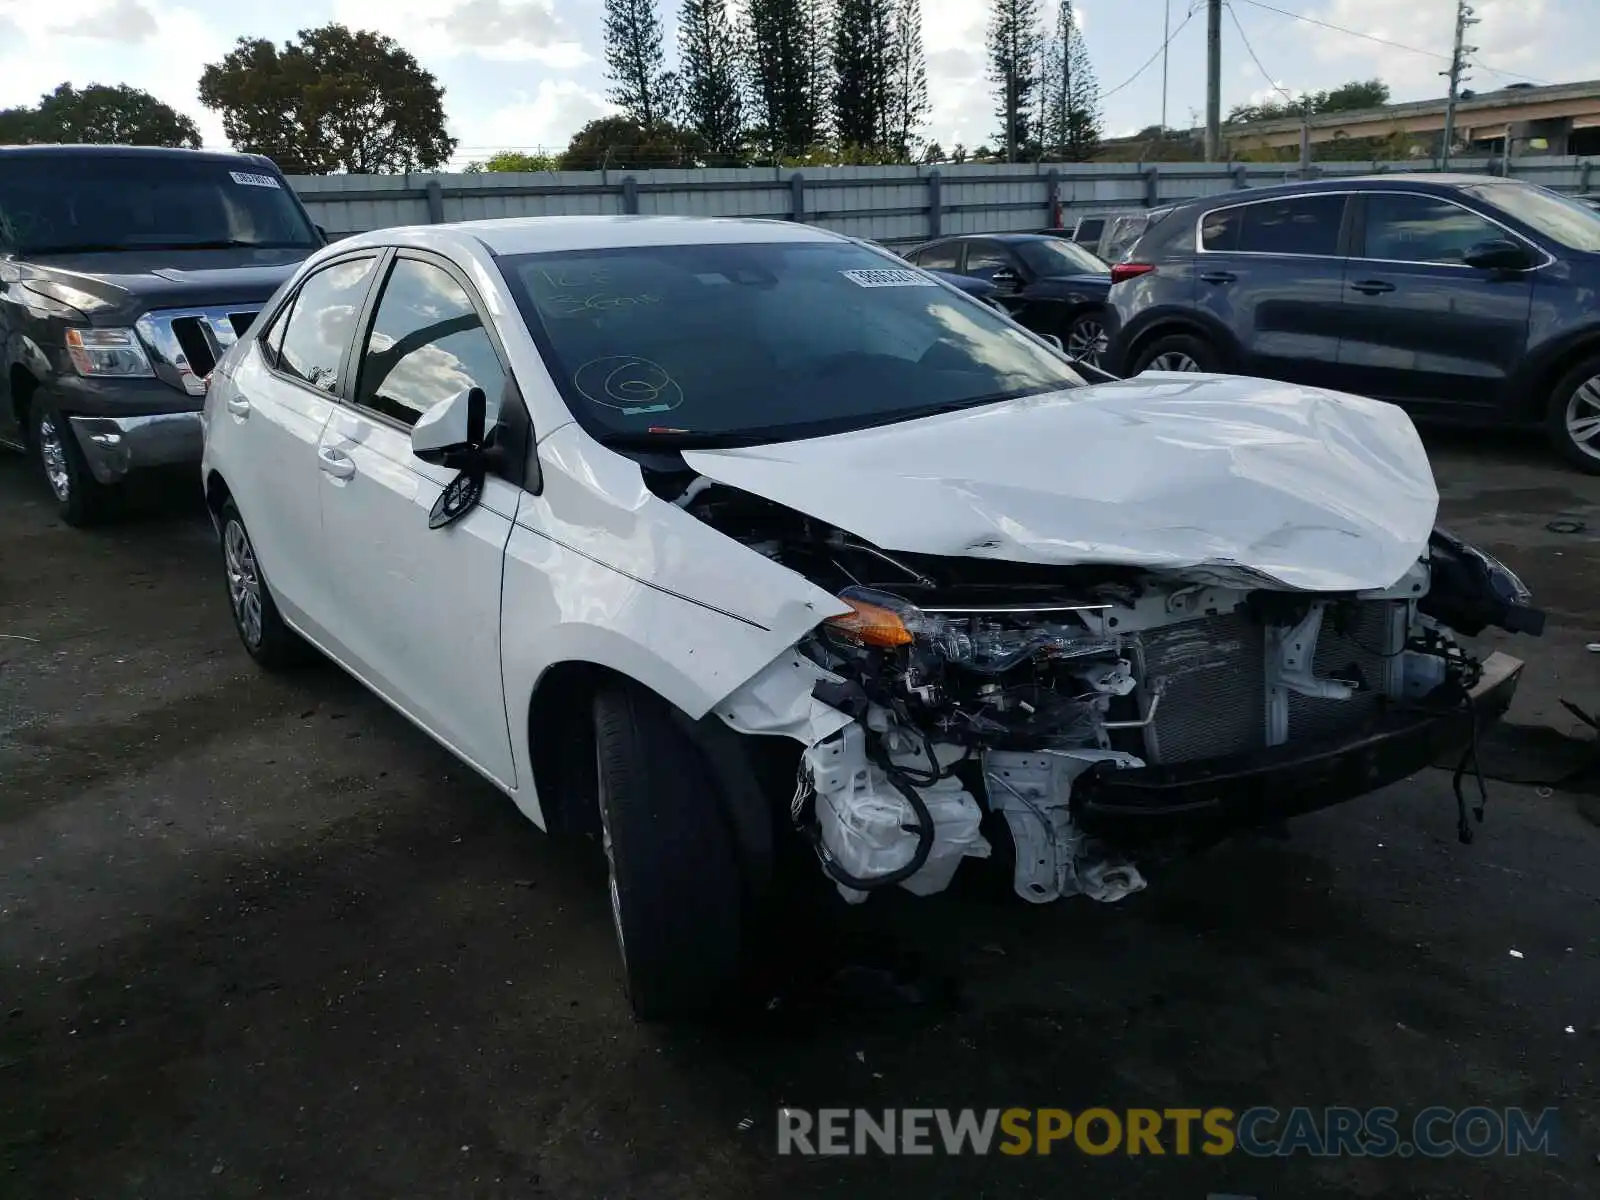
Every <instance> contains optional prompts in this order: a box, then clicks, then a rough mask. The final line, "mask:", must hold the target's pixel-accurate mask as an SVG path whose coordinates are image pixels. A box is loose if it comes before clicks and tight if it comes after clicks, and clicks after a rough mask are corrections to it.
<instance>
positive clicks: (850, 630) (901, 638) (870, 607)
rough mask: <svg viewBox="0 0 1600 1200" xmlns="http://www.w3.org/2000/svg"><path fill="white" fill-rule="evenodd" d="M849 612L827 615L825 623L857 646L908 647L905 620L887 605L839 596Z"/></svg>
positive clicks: (908, 633)
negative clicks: (885, 606) (835, 615)
mask: <svg viewBox="0 0 1600 1200" xmlns="http://www.w3.org/2000/svg"><path fill="white" fill-rule="evenodd" d="M841 599H842V600H844V602H845V603H846V604H848V605H849V606H850V611H849V612H847V613H840V614H839V615H838V616H837V617H829V618H828V621H827V624H828V626H829V628H830V629H831V630H832V631H833V632H834V633H836V634H839V635H841V636H843V637H845V638H847V639H849V640H850V641H852V642H855V643H856V644H857V645H861V646H909V645H910V644H911V631H910V630H909V629H907V628H906V626H905V622H904V621H902V620H901V619H900V618H899V617H898V616H897V615H896V614H894V613H893V612H890V611H889V610H888V609H887V608H884V607H883V606H882V605H878V604H868V603H867V602H866V601H865V600H855V599H852V598H851V597H849V596H843V597H841Z"/></svg>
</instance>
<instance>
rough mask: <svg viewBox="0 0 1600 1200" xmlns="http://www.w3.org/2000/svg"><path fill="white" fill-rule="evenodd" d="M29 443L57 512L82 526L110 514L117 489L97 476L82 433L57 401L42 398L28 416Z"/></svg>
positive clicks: (66, 519)
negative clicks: (80, 437) (85, 454)
mask: <svg viewBox="0 0 1600 1200" xmlns="http://www.w3.org/2000/svg"><path fill="white" fill-rule="evenodd" d="M28 444H29V446H30V447H31V448H32V451H33V459H34V461H35V462H37V463H38V464H39V469H40V471H41V473H42V474H43V475H44V483H45V487H47V488H49V489H50V497H51V499H52V500H54V501H55V505H56V513H57V514H58V515H59V516H60V517H61V519H62V520H63V521H64V522H66V523H67V524H68V525H72V526H74V527H76V528H79V529H82V528H84V527H85V526H89V525H93V524H95V523H96V522H98V521H101V520H104V519H105V518H106V517H107V516H109V515H110V513H111V511H112V509H113V507H114V504H113V500H114V498H115V496H116V489H115V488H111V487H107V486H106V485H105V484H103V483H101V482H100V481H99V480H98V479H96V478H95V477H94V473H93V472H92V471H90V470H89V464H88V462H87V460H85V459H84V457H83V448H82V447H81V446H79V445H78V435H77V434H76V433H74V432H73V431H72V426H71V424H70V423H69V422H68V421H67V419H66V418H65V417H63V416H62V415H61V413H60V411H59V410H58V409H57V408H56V406H55V405H53V404H50V403H49V402H47V401H43V400H41V401H38V402H37V403H35V404H34V406H33V410H32V412H31V413H30V415H29V419H28Z"/></svg>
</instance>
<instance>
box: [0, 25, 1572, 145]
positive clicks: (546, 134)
mask: <svg viewBox="0 0 1600 1200" xmlns="http://www.w3.org/2000/svg"><path fill="white" fill-rule="evenodd" d="M990 2H991V0H922V3H923V10H924V29H925V33H924V36H925V41H926V44H927V51H928V69H929V77H930V85H931V92H932V96H933V104H934V111H933V119H932V121H931V122H930V126H929V129H928V130H927V133H928V135H929V136H931V137H933V138H936V139H937V140H938V141H940V142H941V143H942V144H943V145H944V146H945V147H946V148H947V149H948V148H950V147H951V146H953V145H954V144H956V143H957V142H963V143H965V144H966V145H967V146H968V147H969V148H973V147H976V146H977V145H978V144H980V143H982V142H984V141H986V140H988V139H990V138H991V137H992V134H993V131H994V128H995V126H996V122H995V121H994V119H993V117H992V115H991V113H992V108H993V101H992V99H991V97H990V89H989V85H988V84H987V82H986V81H985V79H984V62H983V52H982V47H983V41H984V27H985V23H986V18H987V13H988V9H989V7H990ZM1055 2H1056V0H1040V7H1041V8H1042V9H1052V10H1053V8H1054V5H1055ZM679 3H680V0H661V10H662V14H663V17H664V18H665V19H666V21H667V26H668V38H669V42H670V41H671V39H672V36H673V31H674V29H675V17H676V10H677V7H678V4H679ZM1192 3H1197V4H1199V11H1197V12H1196V13H1195V14H1194V15H1193V17H1192V18H1191V19H1188V21H1187V24H1184V22H1185V19H1186V18H1187V17H1188V16H1189V14H1188V8H1189V6H1190V4H1192ZM1474 3H1475V7H1476V9H1477V11H1478V15H1479V16H1480V17H1481V19H1482V23H1481V24H1480V25H1478V26H1476V27H1475V28H1474V29H1473V30H1472V31H1471V33H1472V36H1471V38H1470V39H1469V40H1470V42H1471V43H1472V44H1474V45H1477V46H1479V47H1482V49H1481V51H1480V52H1479V54H1478V55H1476V56H1475V57H1476V59H1477V60H1478V63H1479V64H1480V65H1477V66H1475V68H1474V70H1473V78H1472V80H1471V82H1470V83H1469V84H1468V86H1470V87H1474V88H1477V89H1479V90H1488V89H1490V88H1493V87H1497V86H1503V85H1504V84H1506V83H1508V82H1512V81H1514V80H1519V79H1530V80H1533V81H1535V82H1540V83H1549V82H1561V81H1568V80H1578V79H1600V0H1474ZM1169 6H1170V13H1171V17H1170V22H1171V27H1172V28H1173V29H1175V30H1177V32H1176V33H1175V35H1174V36H1173V38H1172V40H1171V42H1170V47H1169V51H1168V58H1169V77H1168V87H1167V114H1168V123H1169V124H1172V125H1184V124H1187V123H1188V122H1189V121H1190V119H1191V117H1194V118H1196V119H1198V116H1199V114H1200V113H1201V111H1202V110H1203V107H1204V103H1205V13H1204V7H1203V0H1082V2H1081V3H1079V4H1077V6H1076V7H1077V8H1078V11H1079V13H1080V15H1081V21H1082V25H1083V28H1084V31H1085V34H1086V37H1087V40H1088V44H1089V50H1090V54H1091V57H1092V58H1093V61H1094V65H1095V69H1096V71H1097V73H1098V75H1099V78H1100V84H1101V88H1102V91H1103V93H1104V94H1105V95H1106V99H1105V117H1106V131H1107V133H1109V134H1122V133H1132V132H1134V131H1135V130H1137V129H1139V128H1141V127H1143V126H1145V125H1149V124H1153V123H1155V122H1156V121H1158V120H1159V119H1160V117H1161V111H1162V86H1161V55H1160V53H1159V48H1160V46H1161V44H1162V41H1163V36H1164V35H1163V21H1164V19H1165V17H1164V13H1165V11H1166V10H1167V9H1168V8H1169ZM247 7H248V6H245V5H240V4H236V3H231V2H230V3H223V2H222V0H74V2H73V3H71V4H62V5H56V4H51V3H44V2H41V0H0V107H6V106H9V105H14V104H26V103H32V102H34V101H36V100H37V99H38V97H39V94H40V93H41V92H44V91H46V90H48V89H50V88H53V87H54V86H55V85H57V84H59V83H61V82H63V81H70V82H72V83H73V84H76V85H79V86H82V85H85V84H90V83H107V84H111V83H127V84H131V85H133V86H134V87H139V88H144V89H146V90H147V91H150V92H153V93H154V94H155V95H157V96H159V97H160V98H161V99H163V100H165V101H166V102H168V103H169V104H172V105H174V106H175V107H177V108H179V109H181V110H183V111H185V112H188V113H190V114H191V115H193V116H194V117H195V119H196V120H197V121H198V122H199V124H200V128H201V130H202V131H203V133H204V135H205V140H206V143H207V144H208V145H213V144H214V145H216V146H219V147H222V146H225V145H226V139H225V138H224V137H223V134H222V125H221V122H220V121H219V120H218V119H217V116H216V114H214V113H210V112H207V111H206V110H205V109H203V108H201V107H200V105H199V103H198V102H197V100H196V98H195V90H196V84H197V81H198V79H199V76H200V71H201V69H202V67H203V66H204V65H205V64H206V63H208V62H214V61H216V60H218V59H220V58H221V57H222V56H223V55H224V54H225V53H226V52H227V51H228V49H229V47H230V46H231V45H232V43H233V41H234V39H235V38H237V37H239V36H241V35H248V36H252V37H268V38H271V39H273V40H274V41H278V42H281V41H283V40H284V39H285V38H288V37H292V36H293V35H294V33H295V31H296V30H298V29H302V28H307V27H311V26H315V25H320V24H323V23H325V22H328V21H334V20H337V21H343V22H344V23H346V24H348V25H350V26H352V27H354V28H364V29H375V30H379V31H381V32H383V33H387V34H389V35H391V36H392V37H394V38H396V39H398V40H399V41H400V42H401V43H402V44H403V45H404V46H406V47H407V48H408V49H409V50H411V52H412V53H413V54H415V55H416V56H417V57H418V58H419V59H420V60H421V61H422V62H423V64H424V65H425V66H427V67H428V69H429V70H431V71H433V72H434V73H435V74H436V75H437V76H438V78H439V80H440V82H441V83H442V84H443V85H444V87H445V107H446V111H447V112H448V113H449V118H450V126H451V132H452V133H453V134H454V135H455V136H456V137H458V138H459V139H460V141H461V146H460V149H459V151H458V161H459V162H464V161H466V160H468V159H471V158H482V157H485V156H487V155H488V154H490V153H493V152H494V151H495V150H498V149H507V148H516V149H533V148H536V147H560V146H563V145H565V143H566V141H567V139H568V137H569V136H570V135H571V134H572V132H573V131H574V130H576V129H577V128H578V127H579V126H580V125H582V124H583V123H584V122H585V121H587V120H589V119H590V118H592V117H595V116H599V115H601V114H603V113H605V112H606V111H608V106H607V103H606V100H605V91H606V83H605V79H604V74H603V72H604V66H603V58H602V47H601V42H600V24H601V13H602V7H603V6H602V0H279V2H278V3H276V4H274V5H272V6H271V7H270V9H269V8H268V7H267V6H262V8H261V9H260V10H258V13H257V15H255V16H249V17H246V16H244V15H242V12H243V11H244V10H245V9H246V8H247ZM1454 14H1455V2H1454V0H1405V2H1404V3H1400V2H1397V0H1229V11H1225V12H1224V14H1223V84H1222V100H1223V105H1224V110H1226V108H1227V107H1228V106H1230V105H1232V104H1236V103H1242V102H1245V101H1250V100H1258V99H1261V98H1265V97H1270V96H1271V95H1273V91H1272V89H1273V87H1274V86H1276V87H1279V88H1285V89H1290V90H1295V89H1315V88H1325V87H1332V86H1336V85H1337V84H1339V83H1342V82H1344V81H1346V80H1349V79H1352V78H1366V77H1370V76H1373V75H1377V76H1380V77H1382V78H1383V79H1384V80H1386V81H1387V82H1388V83H1389V85H1390V87H1391V88H1392V89H1393V91H1394V95H1395V98H1396V99H1424V98H1428V97H1431V96H1437V95H1442V94H1443V90H1444V81H1443V80H1442V79H1440V78H1439V76H1438V72H1439V71H1440V70H1441V69H1442V68H1443V67H1444V66H1445V65H1446V62H1447V57H1448V54H1449V48H1450V41H1451V32H1452V27H1453V21H1454ZM1315 22H1322V23H1323V24H1320V25H1319V24H1316V23H1315ZM1180 26H1181V29H1180V28H1179V27H1180ZM1328 26H1338V27H1341V28H1342V29H1343V30H1346V31H1358V32H1359V33H1361V34H1365V35H1367V36H1366V37H1365V38H1364V37H1361V36H1357V35H1356V33H1355V32H1339V31H1336V30H1335V29H1330V28H1328ZM1372 39H1381V40H1372ZM1247 41H1248V46H1249V47H1250V48H1253V51H1254V57H1255V58H1258V59H1259V60H1260V66H1259V67H1258V66H1257V64H1256V62H1255V61H1253V60H1252V55H1251V53H1250V50H1249V49H1247ZM1385 43H1390V44H1385ZM1146 63H1149V65H1148V67H1145V64H1146ZM1141 67H1145V69H1144V70H1143V73H1142V74H1137V77H1136V78H1132V82H1125V81H1128V80H1129V79H1130V77H1134V76H1135V75H1136V73H1138V72H1140V70H1141ZM1263 68H1264V69H1265V72H1270V78H1269V77H1268V75H1267V74H1265V73H1264V72H1263ZM1497 72H1498V73H1497ZM1124 84H1125V86H1119V85H1124ZM1114 89H1115V90H1114Z"/></svg>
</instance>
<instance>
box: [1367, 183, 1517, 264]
mask: <svg viewBox="0 0 1600 1200" xmlns="http://www.w3.org/2000/svg"><path fill="white" fill-rule="evenodd" d="M1505 237H1506V234H1505V231H1504V230H1503V229H1501V228H1500V227H1499V226H1497V225H1495V224H1494V223H1493V222H1491V221H1488V220H1485V219H1484V218H1483V217H1480V216H1479V215H1478V214H1477V213H1475V212H1469V211H1468V210H1467V209H1464V208H1462V207H1461V206H1460V205H1459V204H1452V203H1450V201H1448V200H1441V199H1439V198H1438V197H1436V196H1415V195H1409V194H1403V193H1399V192H1368V193H1367V215H1366V237H1365V243H1364V247H1363V254H1362V257H1364V258H1375V259H1382V260H1384V261H1386V262H1414V263H1453V264H1459V263H1460V262H1461V261H1462V259H1464V258H1465V257H1466V256H1467V252H1468V251H1470V250H1471V249H1472V248H1473V247H1474V246H1476V245H1479V244H1480V243H1482V242H1490V241H1503V240H1504V239H1505Z"/></svg>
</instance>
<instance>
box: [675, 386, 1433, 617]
mask: <svg viewBox="0 0 1600 1200" xmlns="http://www.w3.org/2000/svg"><path fill="white" fill-rule="evenodd" d="M684 458H685V460H686V461H687V462H688V465H689V466H690V467H691V468H692V469H694V470H695V471H698V472H699V473H700V474H701V475H704V476H706V477H707V478H708V479H712V480H715V481H716V482H718V483H722V484H726V485H728V486H730V487H737V488H741V489H743V490H745V491H747V492H752V493H754V494H756V495H759V496H764V497H766V498H767V499H769V500H773V501H775V502H777V503H779V504H783V505H786V506H787V507H789V508H792V509H795V510H796V511H798V512H802V513H806V514H808V515H810V516H812V517H815V518H816V519H818V520H821V521H826V522H828V523H829V524H832V525H835V526H837V527H839V528H840V529H844V530H846V531H848V532H850V533H852V534H854V535H855V536H857V537H860V538H864V539H866V540H867V541H869V542H871V543H872V544H874V545H875V546H877V547H879V548H880V549H883V550H900V551H905V552H908V553H921V554H937V555H956V556H964V557H971V558H988V559H1003V560H1006V561H1011V562H1028V563H1042V564H1063V565H1065V564H1089V563H1100V564H1118V565H1127V566H1139V567H1146V568H1151V569H1156V570H1173V571H1181V570H1193V569H1197V568H1198V569H1201V570H1202V571H1204V570H1209V571H1214V572H1222V573H1224V574H1226V573H1228V572H1230V571H1231V572H1234V573H1238V572H1240V571H1241V570H1242V571H1243V572H1244V573H1246V574H1248V575H1252V576H1256V577H1262V576H1264V577H1266V578H1267V579H1269V580H1271V581H1275V582H1276V583H1277V584H1279V585H1281V586H1282V587H1284V588H1289V589H1294V590H1304V591H1365V590H1369V589H1377V588H1386V587H1389V586H1390V585H1392V584H1393V583H1394V582H1395V581H1397V580H1398V579H1399V578H1400V577H1401V576H1402V575H1404V574H1405V572H1406V571H1408V570H1409V569H1410V568H1411V566H1412V565H1413V564H1414V563H1415V562H1416V561H1417V559H1418V557H1419V556H1421V555H1422V554H1423V553H1424V551H1425V549H1426V547H1427V543H1428V535H1429V533H1430V532H1431V531H1432V529H1433V524H1434V518H1435V515H1436V512H1437V510H1438V504H1439V494H1438V491H1437V489H1436V488H1435V486H1434V480H1433V471H1432V468H1431V467H1430V466H1429V463H1428V456H1427V453H1426V452H1425V451H1424V449H1423V446H1422V442H1421V440H1420V439H1419V438H1418V437H1417V432H1416V429H1415V427H1414V426H1413V425H1412V424H1411V420H1410V418H1409V417H1407V416H1406V415H1405V413H1403V412H1402V411H1401V410H1400V409H1398V408H1396V407H1394V406H1393V405H1390V404H1384V403H1382V402H1379V401H1375V400H1365V399H1361V398H1359V397H1356V396H1347V395H1344V394H1342V393H1338V392H1329V391H1324V390H1322V389H1319V388H1309V387H1300V386H1296V385H1294V384H1287V383H1278V382H1273V381H1270V380H1261V379H1245V378H1239V377H1235V376H1222V375H1194V374H1170V373H1149V372H1147V373H1146V374H1144V375H1141V376H1139V377H1137V378H1135V379H1130V380H1123V381H1120V382H1117V383H1107V384H1101V385H1099V386H1095V387H1085V388H1075V389H1072V390H1069V391H1063V392H1053V393H1050V394H1048V395H1043V396H1034V397H1029V398H1026V399H1022V400H1015V401H1009V402H1007V403H1004V404H996V405H988V406H985V407H983V408H976V409H968V410H965V411H962V412H957V413H950V414H945V415H941V416H934V417H927V418H924V419H921V420H916V421H906V422H902V423H900V424H897V425H887V426H881V427H878V428H875V429H865V430H860V431H857V432H853V433H842V434H836V435H834V436H831V437H821V438H811V439H808V440H805V441H796V442H782V443H777V444H771V445H762V446H750V447H740V448H736V449H726V450H696V451H689V452H686V453H685V454H684Z"/></svg>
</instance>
